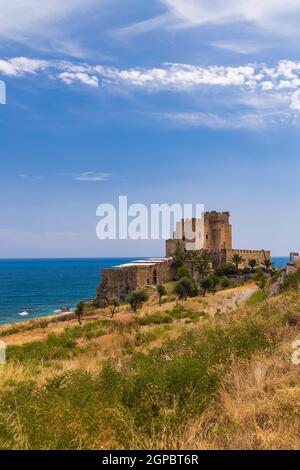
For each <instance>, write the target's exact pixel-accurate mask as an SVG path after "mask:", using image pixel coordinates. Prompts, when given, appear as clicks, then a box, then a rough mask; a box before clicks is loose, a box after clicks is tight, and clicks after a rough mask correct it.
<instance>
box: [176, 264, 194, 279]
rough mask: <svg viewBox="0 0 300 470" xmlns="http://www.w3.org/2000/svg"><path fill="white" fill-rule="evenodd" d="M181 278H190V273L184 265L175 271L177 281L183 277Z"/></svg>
mask: <svg viewBox="0 0 300 470" xmlns="http://www.w3.org/2000/svg"><path fill="white" fill-rule="evenodd" d="M183 278H191V273H190V271H189V269H188V268H187V267H186V266H181V267H180V268H178V269H177V273H176V279H177V281H180V279H183Z"/></svg>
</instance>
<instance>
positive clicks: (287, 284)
mask: <svg viewBox="0 0 300 470" xmlns="http://www.w3.org/2000/svg"><path fill="white" fill-rule="evenodd" d="M299 284H300V270H299V271H297V272H295V273H293V274H289V275H288V276H287V277H286V278H285V280H284V282H283V284H282V286H281V290H282V292H285V291H289V290H298V289H299Z"/></svg>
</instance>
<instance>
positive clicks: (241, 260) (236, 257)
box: [231, 253, 245, 271]
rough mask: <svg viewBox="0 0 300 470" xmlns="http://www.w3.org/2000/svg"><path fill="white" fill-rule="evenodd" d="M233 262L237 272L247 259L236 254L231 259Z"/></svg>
mask: <svg viewBox="0 0 300 470" xmlns="http://www.w3.org/2000/svg"><path fill="white" fill-rule="evenodd" d="M231 262H232V263H233V264H234V265H235V268H236V270H237V271H238V270H239V265H240V264H242V263H244V262H245V258H243V257H242V256H241V255H239V254H238V253H234V255H233V256H232V258H231Z"/></svg>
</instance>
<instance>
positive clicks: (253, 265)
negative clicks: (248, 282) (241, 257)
mask: <svg viewBox="0 0 300 470" xmlns="http://www.w3.org/2000/svg"><path fill="white" fill-rule="evenodd" d="M248 266H249V268H251V272H252V273H254V271H255V268H256V267H257V266H258V264H257V260H256V259H254V258H252V259H249V261H248Z"/></svg>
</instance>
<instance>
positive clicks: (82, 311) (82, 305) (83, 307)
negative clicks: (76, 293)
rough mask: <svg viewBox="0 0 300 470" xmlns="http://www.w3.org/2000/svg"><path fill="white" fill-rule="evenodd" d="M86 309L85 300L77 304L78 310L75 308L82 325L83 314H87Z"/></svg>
mask: <svg viewBox="0 0 300 470" xmlns="http://www.w3.org/2000/svg"><path fill="white" fill-rule="evenodd" d="M85 311H86V305H85V302H83V301H81V302H79V304H77V307H76V310H75V315H76V316H77V318H78V323H79V325H82V320H81V318H82V316H83V315H84V314H85Z"/></svg>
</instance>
